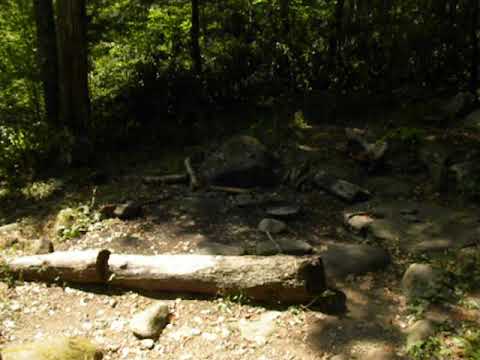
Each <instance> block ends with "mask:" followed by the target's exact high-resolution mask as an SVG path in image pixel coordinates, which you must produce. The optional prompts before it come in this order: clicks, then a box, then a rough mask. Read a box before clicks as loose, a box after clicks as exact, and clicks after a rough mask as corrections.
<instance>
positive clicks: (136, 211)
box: [113, 201, 142, 220]
mask: <svg viewBox="0 0 480 360" xmlns="http://www.w3.org/2000/svg"><path fill="white" fill-rule="evenodd" d="M141 213H142V206H141V205H140V204H138V203H136V202H134V201H128V202H126V203H124V204H120V205H117V206H116V207H115V210H114V212H113V214H114V215H115V216H116V217H118V218H119V219H122V220H130V219H133V218H136V217H138V216H140V215H141Z"/></svg>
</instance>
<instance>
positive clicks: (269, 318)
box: [238, 311, 282, 345]
mask: <svg viewBox="0 0 480 360" xmlns="http://www.w3.org/2000/svg"><path fill="white" fill-rule="evenodd" d="M281 315H282V313H281V312H280V311H267V312H265V313H263V314H262V315H261V316H260V318H259V319H258V320H256V321H247V320H245V319H242V320H240V322H239V324H238V327H239V329H240V334H241V336H242V337H243V338H244V339H245V340H248V341H251V342H255V343H257V344H258V345H265V344H266V342H267V340H268V338H269V337H270V336H271V335H272V334H273V333H274V332H275V326H276V320H277V319H278V318H279V317H280V316H281Z"/></svg>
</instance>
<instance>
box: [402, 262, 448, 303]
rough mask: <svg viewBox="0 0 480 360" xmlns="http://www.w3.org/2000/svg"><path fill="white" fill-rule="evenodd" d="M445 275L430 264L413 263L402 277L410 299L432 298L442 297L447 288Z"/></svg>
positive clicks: (403, 286) (404, 289)
mask: <svg viewBox="0 0 480 360" xmlns="http://www.w3.org/2000/svg"><path fill="white" fill-rule="evenodd" d="M445 285H446V284H445V275H444V274H443V273H442V271H440V270H439V269H436V268H433V267H432V266H431V265H430V264H418V263H417V264H412V265H410V266H409V267H408V269H407V271H406V272H405V274H404V275H403V278H402V288H403V291H404V293H405V295H406V296H407V297H408V298H409V299H410V300H415V299H426V300H431V299H435V298H437V299H438V298H439V297H441V296H440V295H442V294H443V293H444V292H445V290H446V286H445Z"/></svg>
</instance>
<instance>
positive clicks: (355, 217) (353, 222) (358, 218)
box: [344, 213, 375, 234]
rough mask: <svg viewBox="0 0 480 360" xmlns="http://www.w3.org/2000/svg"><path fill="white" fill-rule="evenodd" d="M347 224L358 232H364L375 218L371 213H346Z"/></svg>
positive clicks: (353, 230)
mask: <svg viewBox="0 0 480 360" xmlns="http://www.w3.org/2000/svg"><path fill="white" fill-rule="evenodd" d="M344 221H345V225H346V226H347V228H348V229H350V230H351V231H352V232H354V233H356V234H360V233H363V232H364V231H366V230H367V229H368V227H369V226H370V224H372V223H373V222H374V221H375V219H374V218H372V217H371V216H370V215H369V214H362V213H354V214H349V213H347V214H344Z"/></svg>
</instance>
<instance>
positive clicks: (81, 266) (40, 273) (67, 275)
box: [4, 250, 110, 284]
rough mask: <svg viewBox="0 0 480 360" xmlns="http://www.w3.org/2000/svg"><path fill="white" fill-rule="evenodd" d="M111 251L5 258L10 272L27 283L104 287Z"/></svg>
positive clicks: (55, 253) (56, 253)
mask: <svg viewBox="0 0 480 360" xmlns="http://www.w3.org/2000/svg"><path fill="white" fill-rule="evenodd" d="M109 256H110V252H109V251H108V250H88V251H71V252H68V251H67V252H60V251H59V252H54V253H51V254H46V255H34V256H24V257H19V258H16V259H6V260H5V264H4V265H5V266H6V268H7V269H8V272H9V273H10V274H12V275H14V276H15V277H17V278H19V279H22V280H26V281H45V282H54V281H68V282H75V283H84V284H101V283H105V282H106V280H107V277H108V276H107V269H108V257H109Z"/></svg>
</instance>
